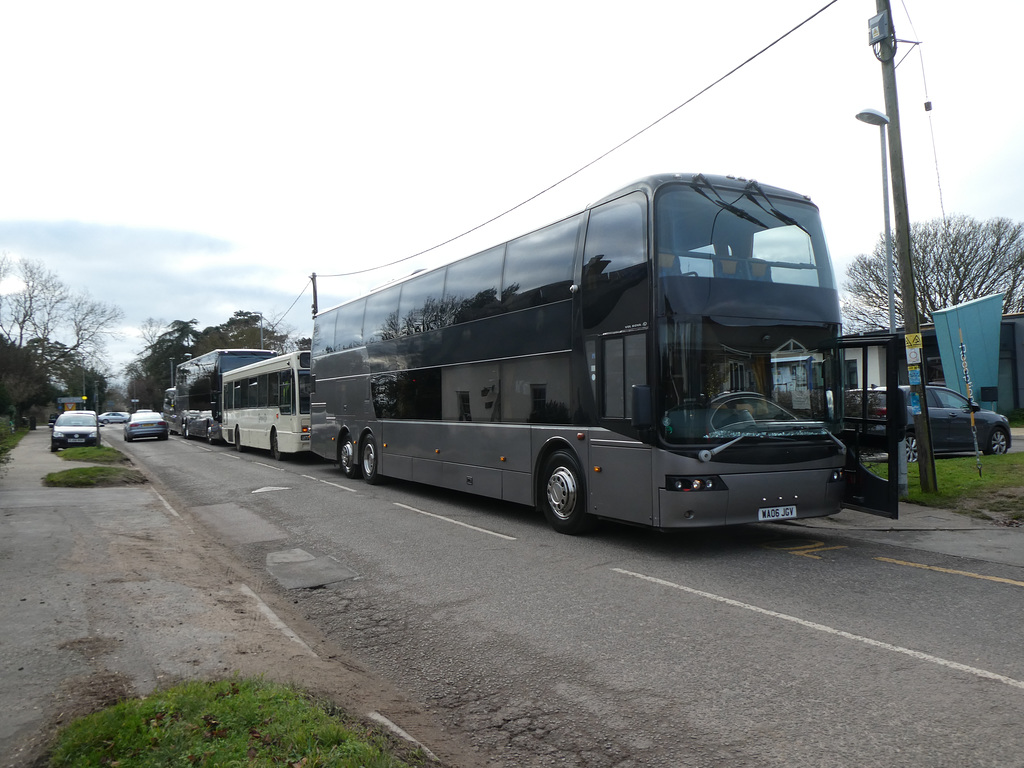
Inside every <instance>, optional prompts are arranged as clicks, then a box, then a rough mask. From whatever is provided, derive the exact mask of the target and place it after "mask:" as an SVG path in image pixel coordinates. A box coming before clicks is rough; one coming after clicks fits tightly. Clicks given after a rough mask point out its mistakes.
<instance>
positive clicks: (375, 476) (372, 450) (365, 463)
mask: <svg viewBox="0 0 1024 768" xmlns="http://www.w3.org/2000/svg"><path fill="white" fill-rule="evenodd" d="M359 457H360V462H359V464H360V468H361V469H362V471H363V479H364V480H365V481H366V482H368V483H369V484H370V485H377V484H378V483H380V481H381V476H380V472H378V471H377V468H378V466H379V461H378V460H379V458H380V457H379V456H378V454H377V440H376V439H375V438H374V436H373V435H367V436H366V437H364V438H363V444H362V446H361V447H360V450H359Z"/></svg>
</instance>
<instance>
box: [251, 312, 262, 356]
mask: <svg viewBox="0 0 1024 768" xmlns="http://www.w3.org/2000/svg"><path fill="white" fill-rule="evenodd" d="M252 314H254V315H259V316H260V349H263V313H262V312H257V311H255V310H253V312H252Z"/></svg>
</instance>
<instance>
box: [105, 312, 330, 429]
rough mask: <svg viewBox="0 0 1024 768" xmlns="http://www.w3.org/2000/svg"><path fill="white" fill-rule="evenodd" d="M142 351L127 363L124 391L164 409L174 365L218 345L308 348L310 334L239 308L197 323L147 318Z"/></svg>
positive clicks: (289, 349)
mask: <svg viewBox="0 0 1024 768" xmlns="http://www.w3.org/2000/svg"><path fill="white" fill-rule="evenodd" d="M142 339H143V342H144V343H145V347H144V348H143V351H142V352H141V353H140V354H139V355H138V357H136V358H135V359H134V360H133V361H132V362H131V363H129V364H128V365H127V366H126V368H125V371H124V373H125V380H126V383H125V394H126V395H127V397H128V399H129V401H130V400H137V401H138V403H139V405H140V406H141V407H145V408H154V409H156V410H159V409H160V403H162V402H163V396H164V390H166V389H167V388H168V387H170V386H171V377H172V371H173V369H174V367H175V366H176V365H179V364H180V363H183V362H184V361H185V360H187V359H191V358H193V357H199V356H200V355H203V354H206V353H207V352H212V351H213V350H215V349H270V350H273V351H275V352H277V353H278V354H285V353H286V352H294V351H295V350H298V349H309V346H310V339H309V338H308V337H301V336H296V335H295V334H294V331H293V330H292V329H290V328H286V327H284V326H283V325H282V324H281V321H280V319H276V320H275V319H273V318H269V317H262V316H261V315H260V314H259V313H258V312H245V311H237V312H235V313H234V314H233V315H232V316H231V317H230V318H229V319H228V320H226V321H225V322H223V323H221V324H220V325H212V326H208V327H206V328H203V329H201V330H200V329H199V328H198V321H196V320H195V318H193V319H191V320H174V321H172V322H171V323H168V324H165V323H164V322H163V321H161V320H154V319H153V318H148V319H147V320H146V322H145V323H144V324H143V327H142Z"/></svg>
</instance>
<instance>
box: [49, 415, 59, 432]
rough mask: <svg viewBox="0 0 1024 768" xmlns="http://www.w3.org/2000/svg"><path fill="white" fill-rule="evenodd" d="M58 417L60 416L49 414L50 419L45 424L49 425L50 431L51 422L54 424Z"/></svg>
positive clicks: (51, 427)
mask: <svg viewBox="0 0 1024 768" xmlns="http://www.w3.org/2000/svg"><path fill="white" fill-rule="evenodd" d="M58 416H60V414H59V413H51V414H50V418H49V419H48V420H47V422H46V423H47V424H49V425H50V429H53V422H55V421H56V420H57V417H58Z"/></svg>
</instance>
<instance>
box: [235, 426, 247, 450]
mask: <svg viewBox="0 0 1024 768" xmlns="http://www.w3.org/2000/svg"><path fill="white" fill-rule="evenodd" d="M235 450H236V451H238V452H239V453H241V452H242V451H244V450H245V449H244V448H243V447H242V433H241V432H239V431H238V427H235Z"/></svg>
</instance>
